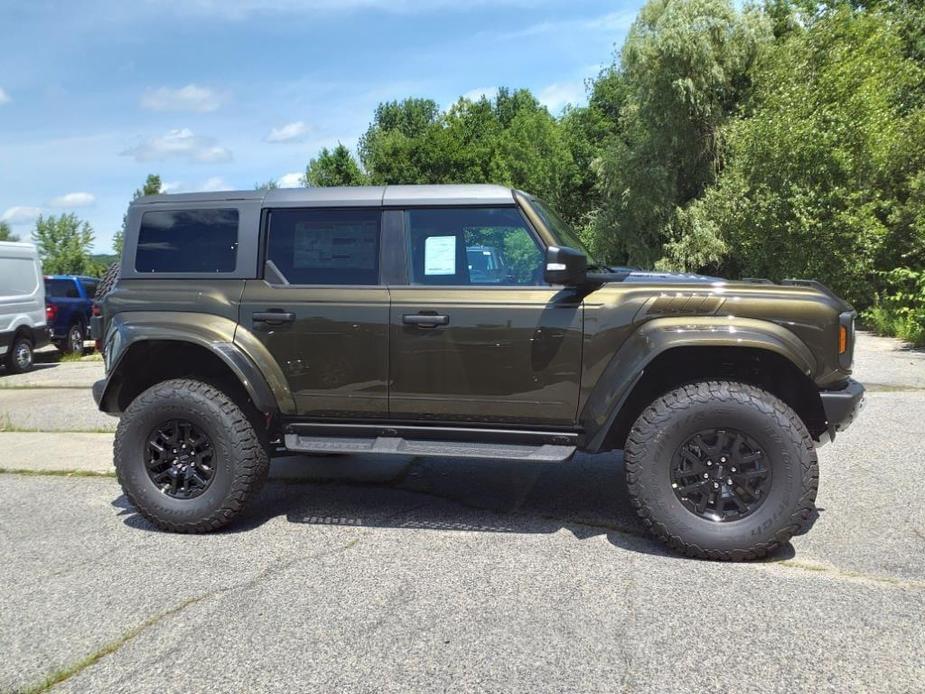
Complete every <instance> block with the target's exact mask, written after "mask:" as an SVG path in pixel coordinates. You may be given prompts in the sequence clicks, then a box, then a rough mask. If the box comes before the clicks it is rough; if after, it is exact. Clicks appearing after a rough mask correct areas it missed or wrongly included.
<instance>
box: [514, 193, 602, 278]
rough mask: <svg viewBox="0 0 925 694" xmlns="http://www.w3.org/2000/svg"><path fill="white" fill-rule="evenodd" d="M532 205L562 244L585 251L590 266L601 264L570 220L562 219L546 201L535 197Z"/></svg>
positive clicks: (531, 201)
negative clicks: (570, 223) (569, 222)
mask: <svg viewBox="0 0 925 694" xmlns="http://www.w3.org/2000/svg"><path fill="white" fill-rule="evenodd" d="M530 205H532V206H533V209H534V211H535V212H536V213H537V214H538V215H539V216H540V219H542V220H543V223H544V224H545V225H546V228H547V229H549V232H550V233H551V234H552V235H553V236H554V237H555V239H556V241H558V242H559V244H560V245H562V246H568V247H569V248H574V249H575V250H576V251H581V252H582V253H584V254H585V256H586V257H587V258H588V266H589V267H594V266H598V265H599V264H598V263H597V261H596V260H594V258H593V256H592V255H591V253H590V252H589V251H588V249H587V248H585V245H584V244H583V243H582V242H581V239H580V238H578V234H576V233H575V231H574V230H573V229H572V227H570V226H569V225H568V222H566V221H565V220H564V219H562V217H560V216H559V215H558V214H557V213H556V212H555V211H554V210H553V209H552V208H551V207H549V206H548V205H547V204H546V203H545V202H541V201H540V200H536V199H535V198H534V199H531V200H530Z"/></svg>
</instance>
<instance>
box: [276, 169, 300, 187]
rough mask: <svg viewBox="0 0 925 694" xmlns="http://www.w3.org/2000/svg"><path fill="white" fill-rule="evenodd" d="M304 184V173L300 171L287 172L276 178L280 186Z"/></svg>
mask: <svg viewBox="0 0 925 694" xmlns="http://www.w3.org/2000/svg"><path fill="white" fill-rule="evenodd" d="M304 184H305V174H304V173H302V172H301V171H295V172H293V173H287V174H283V175H282V176H280V177H279V178H278V179H276V185H278V186H279V187H280V188H301V187H302V186H303V185H304Z"/></svg>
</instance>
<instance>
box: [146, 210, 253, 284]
mask: <svg viewBox="0 0 925 694" xmlns="http://www.w3.org/2000/svg"><path fill="white" fill-rule="evenodd" d="M237 255H238V211H237V210H236V209H206V210H156V211H151V212H145V213H144V214H143V215H142V217H141V228H140V229H139V232H138V247H137V250H136V252H135V270H136V271H137V272H151V273H172V272H188V273H203V274H205V273H216V272H234V271H235V268H236V267H237Z"/></svg>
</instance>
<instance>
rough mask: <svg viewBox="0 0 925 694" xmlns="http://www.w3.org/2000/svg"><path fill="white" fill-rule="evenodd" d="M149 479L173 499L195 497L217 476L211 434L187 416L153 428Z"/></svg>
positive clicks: (148, 453) (149, 444) (147, 456)
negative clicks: (187, 418)
mask: <svg viewBox="0 0 925 694" xmlns="http://www.w3.org/2000/svg"><path fill="white" fill-rule="evenodd" d="M145 468H146V469H147V472H148V477H149V478H150V480H151V481H152V482H153V483H154V484H155V485H156V486H157V487H158V488H159V489H160V490H161V492H163V493H164V494H165V495H167V496H169V497H172V498H174V499H194V498H196V497H197V496H199V495H200V494H202V493H203V492H205V491H206V489H208V488H209V485H210V484H211V483H212V479H213V478H214V477H215V449H214V447H213V446H212V441H211V439H210V438H209V437H208V435H207V434H206V433H205V432H203V431H201V430H200V429H199V428H198V427H196V426H194V425H193V424H192V423H191V422H189V421H187V420H185V419H170V420H168V421H166V422H164V423H162V424H159V425H158V426H156V427H154V429H153V430H152V431H151V433H150V434H148V441H147V445H146V447H145Z"/></svg>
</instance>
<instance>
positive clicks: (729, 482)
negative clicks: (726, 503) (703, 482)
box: [726, 477, 733, 487]
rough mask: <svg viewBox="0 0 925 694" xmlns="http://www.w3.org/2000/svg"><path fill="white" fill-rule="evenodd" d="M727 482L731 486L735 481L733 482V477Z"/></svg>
mask: <svg viewBox="0 0 925 694" xmlns="http://www.w3.org/2000/svg"><path fill="white" fill-rule="evenodd" d="M726 484H728V485H729V486H730V487H731V486H732V484H733V482H732V478H731V477H730V478H729V479H728V480H726Z"/></svg>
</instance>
